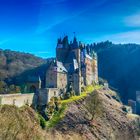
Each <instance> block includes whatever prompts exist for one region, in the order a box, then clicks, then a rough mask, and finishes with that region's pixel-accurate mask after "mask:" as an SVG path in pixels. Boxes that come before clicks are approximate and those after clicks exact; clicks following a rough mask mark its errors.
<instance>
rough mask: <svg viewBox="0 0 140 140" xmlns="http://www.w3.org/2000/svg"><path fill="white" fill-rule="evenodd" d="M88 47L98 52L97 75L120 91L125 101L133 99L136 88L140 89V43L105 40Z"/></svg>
mask: <svg viewBox="0 0 140 140" xmlns="http://www.w3.org/2000/svg"><path fill="white" fill-rule="evenodd" d="M89 48H91V50H92V49H94V50H95V51H96V52H97V54H98V65H99V76H100V77H102V78H103V79H106V80H108V82H109V84H110V85H111V86H112V87H114V88H116V89H117V90H118V92H120V96H121V99H122V100H123V101H124V102H125V103H127V100H128V99H130V98H132V99H135V95H136V90H140V45H137V44H123V45H122V44H113V43H111V42H109V41H106V42H101V43H97V44H94V45H91V46H90V47H89Z"/></svg>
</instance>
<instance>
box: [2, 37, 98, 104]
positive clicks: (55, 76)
mask: <svg viewBox="0 0 140 140" xmlns="http://www.w3.org/2000/svg"><path fill="white" fill-rule="evenodd" d="M89 49H90V48H89V47H88V46H85V45H84V44H82V43H81V42H78V41H77V39H76V37H74V39H73V41H71V42H69V41H68V36H65V37H64V38H63V39H61V38H60V39H58V42H57V46H56V58H54V59H50V60H49V63H48V64H47V66H46V67H45V68H43V70H42V71H41V73H40V74H36V75H28V78H27V81H26V84H27V89H28V91H30V93H35V94H34V96H33V95H31V94H30V95H31V97H30V99H28V98H29V95H28V96H27V94H26V95H25V96H26V97H27V99H26V98H25V99H24V102H29V101H30V104H31V103H32V99H33V98H34V99H33V102H35V104H36V103H38V104H41V105H46V104H47V103H48V102H49V100H50V98H51V97H53V96H59V95H60V92H61V91H63V92H65V93H67V92H69V91H68V90H69V89H70V88H71V89H72V90H73V92H74V93H75V95H80V93H81V89H82V87H84V86H88V85H91V84H94V83H95V84H97V83H98V67H97V55H96V53H95V52H94V51H93V50H89ZM9 96H10V95H9ZM23 96H24V95H22V96H21V95H20V94H19V95H16V98H15V96H14V97H13V100H14V104H15V105H16V103H17V105H19V100H20V97H21V98H22V99H23ZM1 98H3V100H1V103H2V101H3V103H2V104H4V103H5V104H6V103H7V100H6V98H7V96H5V97H3V96H2V97H1ZM10 98H11V96H10ZM20 101H22V100H20ZM24 102H23V104H24ZM12 103H13V101H11V102H10V103H9V102H8V104H12ZM20 105H21V103H20Z"/></svg>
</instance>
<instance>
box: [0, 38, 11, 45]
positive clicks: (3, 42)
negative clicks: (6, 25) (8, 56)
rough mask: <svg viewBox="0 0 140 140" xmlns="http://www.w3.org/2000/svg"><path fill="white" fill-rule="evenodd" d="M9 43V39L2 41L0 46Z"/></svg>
mask: <svg viewBox="0 0 140 140" xmlns="http://www.w3.org/2000/svg"><path fill="white" fill-rule="evenodd" d="M8 41H9V39H5V40H1V41H0V45H3V44H5V43H7V42H8Z"/></svg>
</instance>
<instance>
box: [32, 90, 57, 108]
mask: <svg viewBox="0 0 140 140" xmlns="http://www.w3.org/2000/svg"><path fill="white" fill-rule="evenodd" d="M58 96H59V90H58V89H57V88H46V89H40V90H39V92H38V93H37V94H35V95H34V100H33V105H34V106H36V105H39V106H44V105H47V104H48V103H49V102H50V99H51V98H52V97H58Z"/></svg>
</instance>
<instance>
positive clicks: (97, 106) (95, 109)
mask: <svg viewBox="0 0 140 140" xmlns="http://www.w3.org/2000/svg"><path fill="white" fill-rule="evenodd" d="M85 108H86V109H87V111H88V112H89V113H90V114H91V115H92V117H91V120H93V119H94V118H95V117H96V116H100V115H101V114H102V111H103V107H102V102H101V100H100V99H99V95H98V93H97V91H94V93H93V94H91V95H90V96H89V97H88V98H87V100H86V104H85Z"/></svg>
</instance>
